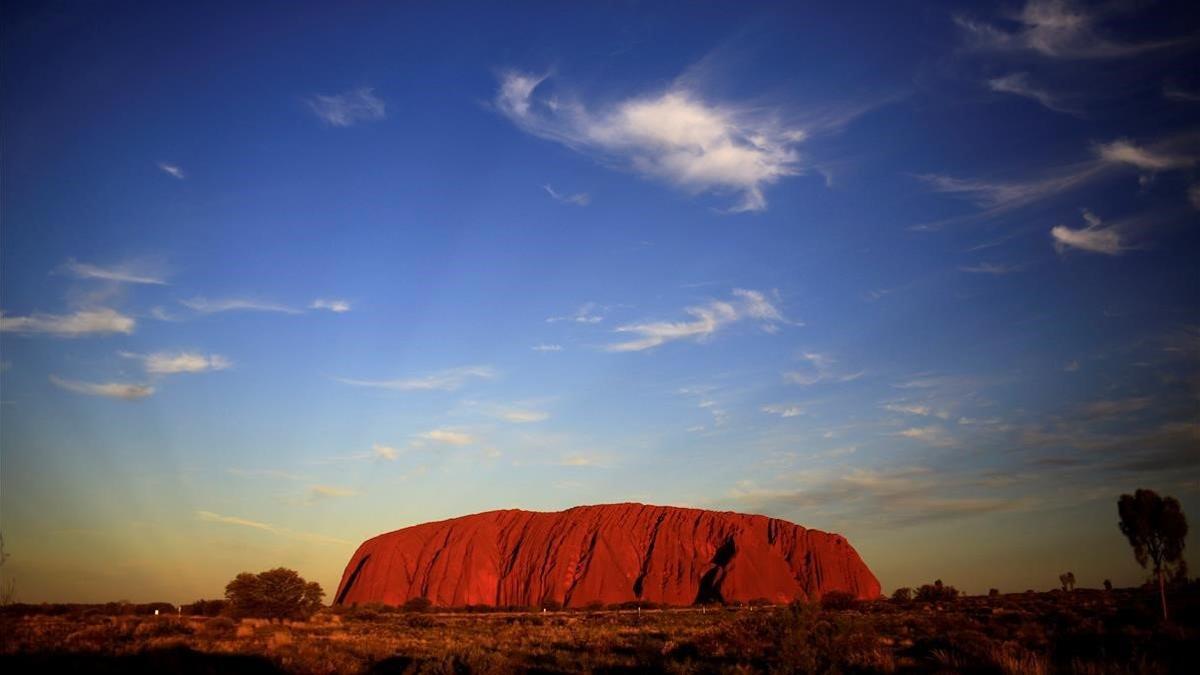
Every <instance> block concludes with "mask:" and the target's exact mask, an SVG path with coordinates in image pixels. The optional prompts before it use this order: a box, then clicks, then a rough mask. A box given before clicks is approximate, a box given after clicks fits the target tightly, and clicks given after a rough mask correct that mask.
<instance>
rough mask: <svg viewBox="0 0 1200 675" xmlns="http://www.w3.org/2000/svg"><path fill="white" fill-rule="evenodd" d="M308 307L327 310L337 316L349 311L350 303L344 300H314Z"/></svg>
mask: <svg viewBox="0 0 1200 675" xmlns="http://www.w3.org/2000/svg"><path fill="white" fill-rule="evenodd" d="M309 307H310V308H311V309H327V310H329V311H331V312H336V313H338V314H341V313H342V312H349V311H350V303H349V302H347V301H345V300H334V299H330V300H326V299H324V298H317V299H316V300H313V301H312V304H311V305H309Z"/></svg>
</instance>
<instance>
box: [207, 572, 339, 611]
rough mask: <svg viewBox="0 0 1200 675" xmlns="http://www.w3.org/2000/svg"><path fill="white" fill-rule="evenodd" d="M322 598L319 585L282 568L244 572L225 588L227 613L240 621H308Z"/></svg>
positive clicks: (322, 594)
mask: <svg viewBox="0 0 1200 675" xmlns="http://www.w3.org/2000/svg"><path fill="white" fill-rule="evenodd" d="M324 596H325V591H323V590H321V585H320V584H318V583H316V582H315V581H313V582H309V581H305V580H304V578H303V577H301V576H300V575H299V574H297V573H296V572H295V571H294V570H289V569H287V568H284V567H278V568H276V569H273V570H268V571H266V572H261V573H259V574H251V573H249V572H243V573H241V574H239V575H237V577H236V578H235V579H234V580H233V581H231V582H229V585H227V586H226V587H225V599H226V600H228V601H229V610H230V613H231V614H232V615H233V616H236V617H239V618H240V617H256V618H262V619H297V620H302V621H303V620H307V619H308V618H309V617H310V616H312V615H313V613H315V612H316V611H317V610H318V609H320V608H321V598H323V597H324Z"/></svg>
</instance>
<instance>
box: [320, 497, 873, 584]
mask: <svg viewBox="0 0 1200 675" xmlns="http://www.w3.org/2000/svg"><path fill="white" fill-rule="evenodd" d="M829 591H846V592H849V593H851V594H853V595H855V596H856V597H858V598H864V599H866V598H875V597H877V596H878V595H879V582H878V581H877V580H876V579H875V575H873V574H872V573H871V571H870V570H869V569H867V566H866V565H865V564H864V563H863V561H862V559H860V558H859V557H858V553H857V552H855V550H854V548H853V547H851V546H850V544H849V542H847V541H846V539H845V538H844V537H842V536H841V535H837V534H829V533H826V532H820V531H817V530H809V529H805V528H803V527H800V526H799V525H795V524H792V523H789V522H787V521H784V520H779V519H777V518H768V517H766V516H757V515H745V514H740V513H732V512H717V511H704V510H700V509H684V508H676V507H670V506H648V505H644V504H606V505H601V506H579V507H576V508H573V509H568V510H566V511H559V512H554V513H544V512H535V511H520V510H508V511H490V512H488V513H479V514H475V515H471V516H463V517H461V518H453V519H451V520H443V521H440V522H435V523H425V524H423V525H415V526H413V527H406V528H404V529H402V530H396V531H395V532H389V533H387V534H381V535H379V536H377V537H374V538H372V539H368V540H367V541H365V542H363V544H362V545H361V546H359V547H358V550H357V551H356V552H355V553H354V556H353V557H352V558H351V559H350V563H349V564H348V565H346V571H345V572H344V573H343V574H342V581H341V583H340V584H339V585H338V591H337V594H336V595H335V596H334V602H335V603H336V604H339V605H351V604H355V603H367V602H382V603H387V604H392V605H399V604H403V603H404V602H405V601H406V600H408V599H410V598H416V597H425V598H428V599H429V600H430V601H432V602H433V604H434V605H437V606H443V607H457V606H464V605H493V606H514V605H522V606H534V605H538V604H540V603H542V602H545V601H547V600H553V601H555V602H558V603H561V604H562V605H563V606H565V607H582V606H584V605H588V604H591V603H595V602H601V603H604V604H613V603H620V602H626V601H631V600H641V601H644V602H654V603H663V604H669V605H690V604H693V603H696V602H704V601H724V602H734V601H749V600H754V599H759V598H765V599H767V600H770V601H772V602H789V601H791V600H794V599H810V598H811V599H817V598H820V597H821V596H822V595H824V594H825V593H827V592H829Z"/></svg>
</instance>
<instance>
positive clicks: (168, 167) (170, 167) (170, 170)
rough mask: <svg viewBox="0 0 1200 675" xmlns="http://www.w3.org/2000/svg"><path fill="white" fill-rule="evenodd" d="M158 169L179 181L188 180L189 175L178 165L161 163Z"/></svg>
mask: <svg viewBox="0 0 1200 675" xmlns="http://www.w3.org/2000/svg"><path fill="white" fill-rule="evenodd" d="M158 169H159V171H162V172H163V173H165V174H167V175H168V176H170V177H172V178H178V179H179V180H183V179H184V178H187V174H186V173H184V172H183V169H182V168H180V166H179V165H178V164H170V163H167V162H159V163H158Z"/></svg>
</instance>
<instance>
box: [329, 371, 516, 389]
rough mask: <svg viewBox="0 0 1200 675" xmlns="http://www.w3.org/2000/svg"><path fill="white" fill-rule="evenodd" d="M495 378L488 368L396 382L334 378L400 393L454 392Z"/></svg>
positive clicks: (344, 382)
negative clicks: (468, 385)
mask: <svg viewBox="0 0 1200 675" xmlns="http://www.w3.org/2000/svg"><path fill="white" fill-rule="evenodd" d="M495 376H496V371H495V370H494V369H492V368H491V367H490V366H463V367H461V368H450V369H448V370H443V371H439V372H436V373H432V374H430V375H425V376H422V377H410V378H403V379H398V380H353V379H348V378H341V377H339V378H336V379H337V381H338V382H342V383H343V384H352V385H354V386H358V387H377V388H379V389H396V390H400V391H430V390H440V391H454V390H455V389H458V388H459V387H461V386H463V385H464V384H466V382H467V381H468V380H471V379H490V378H493V377H495Z"/></svg>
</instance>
